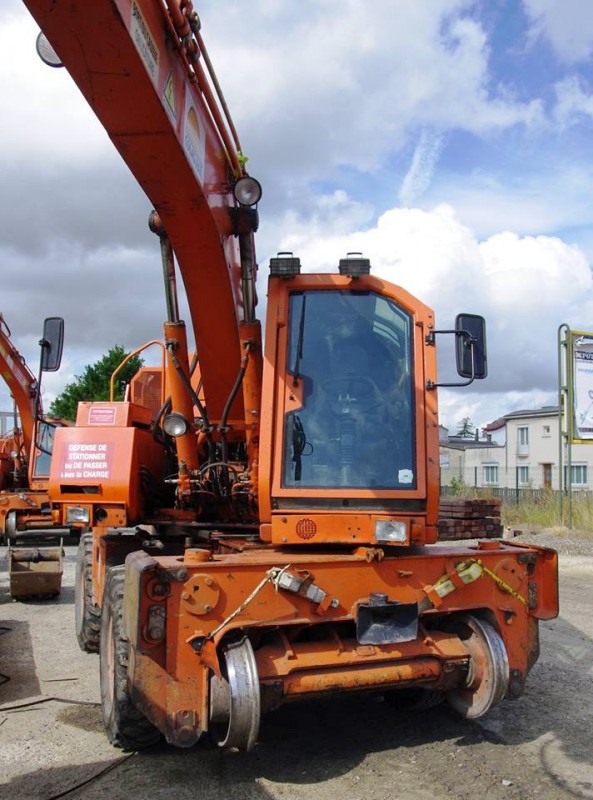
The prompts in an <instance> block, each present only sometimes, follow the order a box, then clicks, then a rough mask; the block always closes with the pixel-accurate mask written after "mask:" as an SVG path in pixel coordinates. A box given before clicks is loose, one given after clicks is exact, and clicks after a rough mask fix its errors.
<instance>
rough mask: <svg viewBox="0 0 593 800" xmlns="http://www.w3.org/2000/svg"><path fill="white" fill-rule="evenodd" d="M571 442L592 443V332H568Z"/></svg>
mask: <svg viewBox="0 0 593 800" xmlns="http://www.w3.org/2000/svg"><path fill="white" fill-rule="evenodd" d="M569 346H570V353H569V357H570V360H571V364H572V404H571V405H572V425H571V437H570V438H571V439H572V441H573V442H590V441H593V332H586V331H570V344H569Z"/></svg>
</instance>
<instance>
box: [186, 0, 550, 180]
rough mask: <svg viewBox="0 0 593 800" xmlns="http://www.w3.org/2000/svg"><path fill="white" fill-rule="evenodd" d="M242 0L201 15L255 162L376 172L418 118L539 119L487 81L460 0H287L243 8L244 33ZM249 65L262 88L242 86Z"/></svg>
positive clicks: (474, 127) (480, 42) (437, 124)
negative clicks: (269, 8) (254, 11)
mask: <svg viewBox="0 0 593 800" xmlns="http://www.w3.org/2000/svg"><path fill="white" fill-rule="evenodd" d="M239 5H240V4H239V3H238V2H237V0H235V2H229V3H226V4H225V6H224V8H223V7H222V6H220V5H219V4H218V3H214V2H212V0H210V2H205V3H204V4H203V6H202V9H201V16H202V19H203V23H204V29H207V31H208V46H209V49H210V51H211V55H212V58H213V60H214V62H215V63H216V64H217V68H218V72H219V75H220V79H221V83H222V85H223V86H224V87H225V91H226V94H227V97H228V100H229V105H230V107H231V108H233V109H234V114H235V116H236V118H237V121H238V123H239V127H240V130H241V131H242V138H243V140H244V141H243V145H244V146H245V147H246V149H247V152H248V153H251V154H252V155H253V161H254V166H256V168H257V169H258V171H259V172H260V173H261V172H262V170H263V169H266V165H270V166H274V167H276V166H277V165H279V164H282V170H283V176H284V179H285V180H286V175H287V174H292V173H295V172H296V173H298V174H299V175H300V176H303V174H304V175H305V177H307V178H310V177H311V175H315V174H317V175H319V174H320V170H321V174H323V173H325V174H331V171H332V170H333V169H335V168H337V167H339V166H340V165H345V164H347V165H351V166H353V167H355V168H356V169H359V170H370V171H372V170H375V169H377V168H378V167H379V166H380V165H381V163H382V161H383V159H384V157H385V155H386V154H387V153H389V152H393V151H394V150H396V149H397V148H399V147H401V146H402V144H404V143H405V142H407V141H408V139H409V136H410V133H411V132H412V131H414V130H415V129H416V128H417V127H418V126H427V127H430V126H432V127H434V128H436V129H439V130H443V131H446V130H448V129H450V128H452V127H459V128H462V129H464V130H467V131H472V132H475V133H479V134H482V133H485V132H488V131H494V130H500V129H503V128H507V127H510V126H513V125H517V124H526V125H531V124H534V123H537V122H538V121H539V120H540V118H541V106H540V104H539V103H538V102H537V101H533V102H521V101H519V100H515V99H513V98H512V95H511V93H510V91H509V90H508V87H506V88H505V87H504V86H498V85H497V84H492V82H491V79H490V75H489V71H488V59H489V49H488V44H487V39H486V34H485V31H484V29H483V28H482V26H481V25H480V24H479V23H478V22H477V21H476V20H475V19H472V18H470V17H469V16H467V15H466V13H465V12H466V11H467V10H468V8H469V7H470V6H471V5H473V4H472V3H469V2H467V0H431V2H423V3H418V2H415V1H414V2H413V1H412V0H406V2H398V3H393V2H391V0H378V1H377V2H376V3H373V4H371V5H369V4H368V3H365V2H363V0H349V2H346V3H344V2H342V1H341V0H327V2H325V3H324V4H323V5H322V6H320V5H319V4H315V3H312V2H309V3H304V4H299V6H298V7H296V6H295V5H294V4H293V3H290V2H288V0H283V1H282V2H278V3H276V4H275V12H274V13H272V12H270V13H268V14H266V13H265V11H264V12H262V10H261V8H260V13H259V14H258V15H256V16H253V15H252V16H251V17H250V29H249V36H247V37H246V36H245V20H244V18H243V16H242V15H241V14H239V13H238V10H237V9H238V8H239ZM330 20H331V23H330V24H328V21H330ZM237 64H244V65H246V66H245V68H244V69H240V70H237V69H236V65H237ZM253 76H257V91H246V90H245V87H246V82H247V83H248V82H249V80H250V79H252V78H253ZM262 131H264V132H265V135H264V136H262V135H261V133H262Z"/></svg>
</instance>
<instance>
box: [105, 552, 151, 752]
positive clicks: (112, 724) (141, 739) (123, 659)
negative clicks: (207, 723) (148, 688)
mask: <svg viewBox="0 0 593 800" xmlns="http://www.w3.org/2000/svg"><path fill="white" fill-rule="evenodd" d="M124 570H125V567H123V566H121V567H112V568H111V569H110V570H109V572H108V573H107V580H106V582H105V593H104V595H103V608H102V611H101V642H100V647H99V666H100V678H101V711H102V714H103V724H104V726H105V731H106V733H107V738H108V739H109V741H110V742H111V744H113V745H114V746H115V747H121V748H122V749H124V750H140V749H141V748H143V747H147V746H148V745H150V744H154V743H155V742H158V741H159V739H160V738H161V735H160V733H159V731H158V730H157V729H156V728H155V727H154V725H153V724H152V723H151V722H149V721H148V720H147V719H146V717H145V716H144V715H143V714H142V713H141V712H140V711H138V709H137V708H136V707H135V706H134V704H133V703H132V701H131V699H130V695H129V694H128V654H129V647H130V645H129V642H128V639H127V637H126V635H125V632H124V627H123V597H124Z"/></svg>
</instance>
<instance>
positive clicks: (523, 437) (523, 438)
mask: <svg viewBox="0 0 593 800" xmlns="http://www.w3.org/2000/svg"><path fill="white" fill-rule="evenodd" d="M517 434H518V436H519V444H520V445H522V446H523V447H527V445H528V444H529V428H527V427H524V428H517Z"/></svg>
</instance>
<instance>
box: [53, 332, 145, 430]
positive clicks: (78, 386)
mask: <svg viewBox="0 0 593 800" xmlns="http://www.w3.org/2000/svg"><path fill="white" fill-rule="evenodd" d="M127 355H128V353H127V352H126V351H125V350H124V348H123V347H121V346H120V345H116V346H115V347H112V348H111V350H109V352H108V353H107V354H106V355H104V356H103V357H102V358H100V359H99V360H98V361H96V362H95V363H94V364H87V366H86V367H85V368H84V372H83V373H82V375H77V376H76V377H75V379H74V381H73V382H72V383H68V384H66V387H65V388H64V391H63V392H62V393H61V394H59V395H58V396H57V397H56V399H55V400H54V401H53V402H52V404H51V405H50V407H49V414H50V416H52V417H60V418H61V419H69V420H75V419H76V411H77V408H78V403H79V402H80V401H81V400H86V401H90V400H109V382H110V381H111V375H112V374H113V372H114V371H115V370H116V369H117V367H118V366H119V365H120V364H121V362H122V361H123V360H124V358H125V357H126V356H127ZM143 363H144V362H143V360H142V359H141V358H140V356H133V358H131V359H130V360H129V361H128V363H127V364H126V366H125V367H124V368H123V369H122V371H121V372H120V373H119V374H118V375H117V377H116V381H115V399H116V400H121V399H123V387H124V386H125V385H126V384H127V383H129V382H130V380H131V379H132V378H133V377H134V375H135V374H136V372H137V371H138V370H139V369H140V367H141V366H142V365H143Z"/></svg>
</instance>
